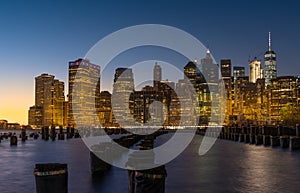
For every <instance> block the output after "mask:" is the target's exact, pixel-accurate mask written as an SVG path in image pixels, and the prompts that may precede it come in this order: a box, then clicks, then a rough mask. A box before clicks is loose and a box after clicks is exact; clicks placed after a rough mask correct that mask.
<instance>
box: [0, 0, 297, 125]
mask: <svg viewBox="0 0 300 193" xmlns="http://www.w3.org/2000/svg"><path fill="white" fill-rule="evenodd" d="M299 8H300V4H299V3H297V2H296V1H282V2H280V1H253V0H251V1H213V0H206V1H153V0H152V1H121V0H120V1H25V0H24V1H9V0H7V1H5V0H3V1H0V18H1V19H0V21H1V30H0V34H1V35H0V58H1V61H0V66H1V71H0V72H1V74H0V85H1V96H0V119H1V118H6V119H9V121H19V122H21V123H26V120H27V110H28V107H29V106H30V105H33V103H34V95H33V92H34V77H35V76H37V75H39V74H41V73H43V72H46V73H50V74H54V75H55V76H56V77H57V78H58V79H61V80H63V81H65V82H66V80H67V73H68V71H67V69H68V66H67V62H68V61H69V60H74V59H76V58H78V57H83V56H84V55H85V53H86V52H87V51H88V50H89V48H90V47H91V46H93V45H94V44H95V43H96V42H97V41H98V40H100V39H101V38H103V37H104V36H106V35H108V34H109V33H111V32H114V31H116V30H119V29H121V28H123V27H128V26H131V25H137V24H145V23H158V24H165V25H171V26H174V27H178V28H180V29H182V30H185V31H187V32H188V33H190V34H192V35H193V36H195V37H196V38H198V39H199V40H200V41H201V42H202V43H204V44H205V45H209V47H210V49H211V52H212V54H213V56H214V57H215V59H216V60H217V62H219V60H220V59H222V58H230V59H232V63H233V65H241V66H245V67H247V69H248V64H247V60H248V56H249V55H250V56H251V57H254V56H258V55H260V53H262V52H265V51H266V49H267V33H268V32H269V31H271V32H272V44H273V45H272V47H273V49H274V50H275V52H276V53H277V57H278V74H279V75H300V67H299V66H300V65H299V62H298V56H299V54H300V48H299V45H300V38H299V34H300V15H299ZM261 57H262V56H260V58H261ZM12 100H13V101H15V102H14V103H13V104H12V103H11V101H12ZM8 109H9V110H8ZM10 111H12V112H10ZM8 112H10V113H8ZM16 112H20V114H22V116H21V117H17V116H14V113H16ZM17 114H18V113H17ZM16 117H17V118H16ZM16 119H17V120H16ZM20 119H21V120H20Z"/></svg>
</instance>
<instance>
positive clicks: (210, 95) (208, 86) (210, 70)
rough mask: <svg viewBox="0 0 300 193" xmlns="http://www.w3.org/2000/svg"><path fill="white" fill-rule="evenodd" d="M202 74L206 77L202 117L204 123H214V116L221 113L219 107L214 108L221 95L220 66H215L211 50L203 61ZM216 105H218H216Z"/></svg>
mask: <svg viewBox="0 0 300 193" xmlns="http://www.w3.org/2000/svg"><path fill="white" fill-rule="evenodd" d="M200 69H201V73H202V74H203V76H204V79H205V81H204V82H203V83H202V92H203V94H202V96H203V97H202V101H203V103H202V104H201V105H200V106H201V110H200V115H201V118H202V117H203V121H202V122H203V123H204V124H207V123H212V122H211V118H212V115H215V116H214V117H216V116H217V115H218V114H219V113H218V112H219V107H216V106H214V107H213V106H212V104H213V103H212V102H213V101H215V102H216V101H217V100H218V94H219V86H218V84H219V69H218V65H217V64H214V62H213V59H212V57H211V54H210V50H209V49H207V52H206V57H205V58H202V59H201V66H200ZM215 104H216V103H215Z"/></svg>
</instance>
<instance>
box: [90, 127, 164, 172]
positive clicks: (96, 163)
mask: <svg viewBox="0 0 300 193" xmlns="http://www.w3.org/2000/svg"><path fill="white" fill-rule="evenodd" d="M106 132H107V133H108V134H109V135H112V134H116V133H119V134H122V133H128V131H126V130H124V129H111V130H110V131H106ZM166 133H167V131H165V130H158V131H157V132H155V133H153V134H150V135H147V136H146V135H137V134H131V135H125V136H121V137H119V138H115V139H112V140H113V141H114V142H115V143H118V144H119V145H120V146H123V147H125V148H127V149H128V150H129V148H130V147H132V146H133V145H135V144H137V146H138V147H139V148H141V146H142V147H145V148H146V147H147V148H149V145H151V144H152V145H151V146H150V147H151V149H152V148H153V141H154V140H155V139H156V137H158V136H159V135H163V134H166ZM139 142H140V143H139ZM111 148H112V143H111V142H106V143H100V144H97V145H94V146H92V147H91V151H90V164H91V173H92V175H93V176H95V175H99V174H101V175H102V174H103V173H105V172H106V171H107V170H108V169H110V168H111V165H110V164H109V163H107V162H105V161H103V160H102V159H101V158H99V156H97V155H101V157H102V158H103V157H106V159H105V160H106V161H107V160H109V159H111V158H117V157H118V156H122V155H113V154H114V153H116V154H117V153H119V152H115V151H112V149H111ZM111 161H112V160H111Z"/></svg>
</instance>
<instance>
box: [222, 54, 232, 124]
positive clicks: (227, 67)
mask: <svg viewBox="0 0 300 193" xmlns="http://www.w3.org/2000/svg"><path fill="white" fill-rule="evenodd" d="M221 74H222V79H223V81H224V84H225V90H226V116H225V122H229V116H230V115H231V114H232V104H231V103H232V100H231V97H232V95H231V93H232V92H231V90H232V88H231V60H230V59H224V60H221Z"/></svg>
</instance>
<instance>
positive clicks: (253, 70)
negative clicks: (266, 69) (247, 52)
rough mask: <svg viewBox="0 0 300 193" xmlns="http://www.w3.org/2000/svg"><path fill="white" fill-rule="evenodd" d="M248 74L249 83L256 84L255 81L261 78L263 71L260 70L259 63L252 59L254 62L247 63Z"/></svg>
mask: <svg viewBox="0 0 300 193" xmlns="http://www.w3.org/2000/svg"><path fill="white" fill-rule="evenodd" d="M249 67H250V73H249V82H251V83H256V80H257V79H261V78H263V71H262V68H261V61H260V60H257V59H256V58H254V60H252V61H250V62H249Z"/></svg>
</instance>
